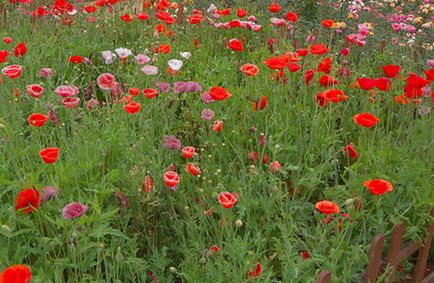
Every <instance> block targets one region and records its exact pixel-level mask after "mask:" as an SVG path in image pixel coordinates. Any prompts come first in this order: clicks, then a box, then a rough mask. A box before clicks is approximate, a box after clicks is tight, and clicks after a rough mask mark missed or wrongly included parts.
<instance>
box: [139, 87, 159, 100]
mask: <svg viewBox="0 0 434 283" xmlns="http://www.w3.org/2000/svg"><path fill="white" fill-rule="evenodd" d="M143 95H145V96H146V98H148V99H151V98H154V97H156V96H157V95H158V91H157V90H156V89H153V88H145V89H144V90H143Z"/></svg>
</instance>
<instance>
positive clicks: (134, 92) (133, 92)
mask: <svg viewBox="0 0 434 283" xmlns="http://www.w3.org/2000/svg"><path fill="white" fill-rule="evenodd" d="M128 92H129V93H130V95H132V96H137V95H139V94H140V89H138V88H136V87H130V89H129V90H128Z"/></svg>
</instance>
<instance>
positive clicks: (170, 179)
mask: <svg viewBox="0 0 434 283" xmlns="http://www.w3.org/2000/svg"><path fill="white" fill-rule="evenodd" d="M163 180H164V183H165V184H166V186H168V187H175V186H176V185H178V184H179V180H180V178H179V176H178V174H176V172H174V171H167V172H166V173H164V176H163Z"/></svg>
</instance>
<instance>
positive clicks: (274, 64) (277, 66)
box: [264, 57, 288, 70]
mask: <svg viewBox="0 0 434 283" xmlns="http://www.w3.org/2000/svg"><path fill="white" fill-rule="evenodd" d="M264 64H265V65H267V66H268V68H270V69H273V70H281V69H283V68H285V67H286V65H287V64H288V63H287V62H286V59H285V58H284V57H271V58H268V59H267V60H266V61H264Z"/></svg>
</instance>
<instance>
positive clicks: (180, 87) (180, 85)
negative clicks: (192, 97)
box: [173, 82, 202, 93]
mask: <svg viewBox="0 0 434 283" xmlns="http://www.w3.org/2000/svg"><path fill="white" fill-rule="evenodd" d="M201 90H202V87H201V86H200V84H199V83H197V82H176V83H174V84H173V92H174V93H185V92H198V91H201Z"/></svg>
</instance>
